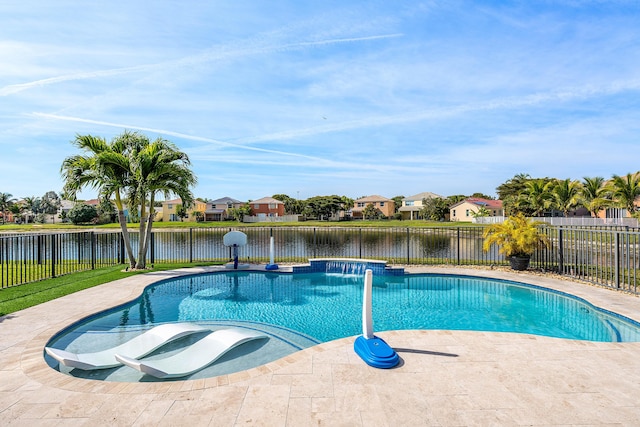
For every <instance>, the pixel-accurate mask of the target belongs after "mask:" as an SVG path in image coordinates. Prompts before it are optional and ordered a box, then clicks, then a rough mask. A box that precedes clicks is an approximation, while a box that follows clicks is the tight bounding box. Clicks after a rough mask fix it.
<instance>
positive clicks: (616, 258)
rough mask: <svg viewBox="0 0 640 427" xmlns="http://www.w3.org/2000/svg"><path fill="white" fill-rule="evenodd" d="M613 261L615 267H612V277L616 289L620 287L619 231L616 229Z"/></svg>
mask: <svg viewBox="0 0 640 427" xmlns="http://www.w3.org/2000/svg"><path fill="white" fill-rule="evenodd" d="M614 245H615V248H614V261H613V262H614V263H615V267H614V271H615V273H614V277H615V279H614V280H615V284H616V289H620V232H619V231H616V234H615V238H614Z"/></svg>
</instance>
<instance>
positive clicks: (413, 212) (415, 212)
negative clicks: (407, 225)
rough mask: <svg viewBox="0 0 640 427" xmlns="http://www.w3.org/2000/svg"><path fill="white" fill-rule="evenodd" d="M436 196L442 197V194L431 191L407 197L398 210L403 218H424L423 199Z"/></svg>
mask: <svg viewBox="0 0 640 427" xmlns="http://www.w3.org/2000/svg"><path fill="white" fill-rule="evenodd" d="M436 198H442V196H440V195H438V194H435V193H431V192H429V191H425V192H422V193H418V194H415V195H413V196H409V197H405V198H404V199H402V206H400V208H399V209H398V212H400V214H401V215H402V219H408V220H411V219H422V215H420V211H421V210H422V207H423V203H422V201H423V200H426V199H436Z"/></svg>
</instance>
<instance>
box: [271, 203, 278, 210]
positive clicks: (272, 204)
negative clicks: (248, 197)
mask: <svg viewBox="0 0 640 427" xmlns="http://www.w3.org/2000/svg"><path fill="white" fill-rule="evenodd" d="M276 206H277V205H276V204H275V203H269V209H275V208H276Z"/></svg>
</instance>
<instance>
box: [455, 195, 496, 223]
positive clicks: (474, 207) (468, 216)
mask: <svg viewBox="0 0 640 427" xmlns="http://www.w3.org/2000/svg"><path fill="white" fill-rule="evenodd" d="M482 208H485V209H486V210H487V211H488V212H489V216H504V209H503V207H502V200H489V199H481V198H479V197H469V198H467V199H464V200H462V201H460V202H458V203H456V204H454V205H451V206H450V207H449V218H450V220H451V221H469V222H470V221H472V220H473V214H475V213H477V212H478V211H479V210H480V209H482Z"/></svg>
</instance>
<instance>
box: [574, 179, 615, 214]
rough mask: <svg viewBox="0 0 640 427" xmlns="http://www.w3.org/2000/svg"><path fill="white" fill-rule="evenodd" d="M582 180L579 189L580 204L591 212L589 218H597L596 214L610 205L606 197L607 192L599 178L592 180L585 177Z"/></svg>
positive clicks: (602, 180)
mask: <svg viewBox="0 0 640 427" xmlns="http://www.w3.org/2000/svg"><path fill="white" fill-rule="evenodd" d="M583 179H584V182H583V183H582V188H581V189H580V203H581V204H582V206H584V207H585V208H587V209H588V210H589V212H591V216H593V217H597V216H598V212H600V210H602V209H603V208H605V207H607V206H608V205H609V204H610V203H611V200H610V199H609V197H608V194H609V191H608V189H607V187H606V186H605V181H604V178H602V177H601V176H596V177H594V178H590V177H587V176H585V177H584V178H583Z"/></svg>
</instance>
